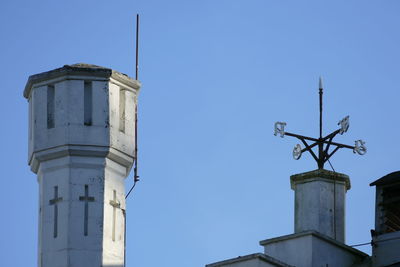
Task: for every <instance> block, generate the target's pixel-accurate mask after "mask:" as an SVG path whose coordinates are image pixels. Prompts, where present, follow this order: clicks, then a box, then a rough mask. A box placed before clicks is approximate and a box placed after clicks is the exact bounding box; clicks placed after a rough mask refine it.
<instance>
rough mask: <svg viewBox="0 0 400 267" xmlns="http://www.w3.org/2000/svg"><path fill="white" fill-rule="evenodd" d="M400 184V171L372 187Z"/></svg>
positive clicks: (380, 180) (384, 177)
mask: <svg viewBox="0 0 400 267" xmlns="http://www.w3.org/2000/svg"><path fill="white" fill-rule="evenodd" d="M394 183H400V171H397V172H392V173H389V174H387V175H385V176H383V177H382V178H380V179H378V180H376V181H375V182H373V183H371V184H370V186H374V185H377V186H380V185H388V184H394Z"/></svg>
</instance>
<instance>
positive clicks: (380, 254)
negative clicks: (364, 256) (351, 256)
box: [372, 232, 400, 267]
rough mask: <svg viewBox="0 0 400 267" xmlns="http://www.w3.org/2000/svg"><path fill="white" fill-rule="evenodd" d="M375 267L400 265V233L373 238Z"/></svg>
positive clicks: (373, 261)
mask: <svg viewBox="0 0 400 267" xmlns="http://www.w3.org/2000/svg"><path fill="white" fill-rule="evenodd" d="M373 242H374V245H373V246H372V263H373V265H372V266H373V267H382V266H389V265H391V264H394V263H400V232H393V233H387V234H382V235H378V236H375V237H373Z"/></svg>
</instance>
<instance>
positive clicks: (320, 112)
mask: <svg viewBox="0 0 400 267" xmlns="http://www.w3.org/2000/svg"><path fill="white" fill-rule="evenodd" d="M322 94H323V86H322V77H319V138H322Z"/></svg>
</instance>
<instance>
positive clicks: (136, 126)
mask: <svg viewBox="0 0 400 267" xmlns="http://www.w3.org/2000/svg"><path fill="white" fill-rule="evenodd" d="M135 77H136V80H138V77H139V14H136V67H135ZM137 136H138V101H137V96H135V152H134V157H135V159H134V167H133V186H132V187H131V189H130V190H129V192H128V194H126V196H125V199H127V198H128V196H129V194H130V193H131V192H132V190H133V189H134V188H135V186H136V183H137V182H138V181H139V175H138V137H137Z"/></svg>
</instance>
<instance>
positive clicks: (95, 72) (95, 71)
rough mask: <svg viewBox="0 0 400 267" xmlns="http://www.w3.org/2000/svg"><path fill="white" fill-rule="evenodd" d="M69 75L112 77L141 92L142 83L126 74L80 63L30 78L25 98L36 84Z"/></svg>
mask: <svg viewBox="0 0 400 267" xmlns="http://www.w3.org/2000/svg"><path fill="white" fill-rule="evenodd" d="M68 75H78V76H94V77H103V78H106V79H108V78H110V77H111V78H113V79H115V80H117V81H119V82H121V83H123V84H125V85H127V86H129V87H132V88H135V89H136V90H139V88H140V82H138V81H137V80H134V79H132V78H131V77H129V76H128V75H126V74H123V73H121V72H118V71H115V70H112V69H109V68H105V67H101V66H96V65H90V64H84V63H79V64H73V65H64V66H63V67H61V68H57V69H54V70H50V71H46V72H42V73H38V74H34V75H31V76H29V78H28V81H27V83H26V85H25V89H24V97H25V98H29V94H30V91H31V88H32V86H33V85H34V84H36V83H40V82H43V81H46V80H50V79H55V78H59V77H62V76H68Z"/></svg>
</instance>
